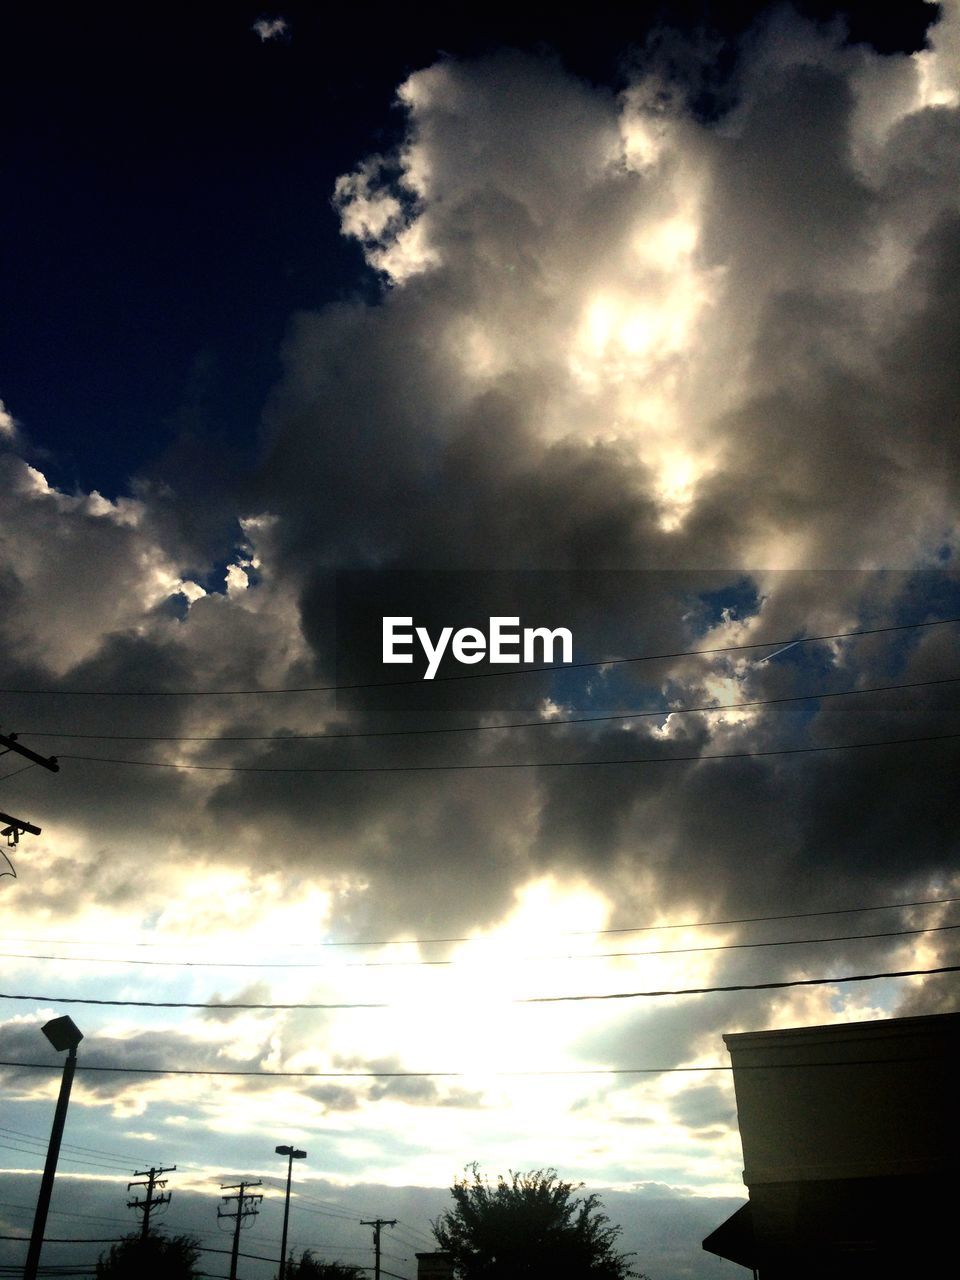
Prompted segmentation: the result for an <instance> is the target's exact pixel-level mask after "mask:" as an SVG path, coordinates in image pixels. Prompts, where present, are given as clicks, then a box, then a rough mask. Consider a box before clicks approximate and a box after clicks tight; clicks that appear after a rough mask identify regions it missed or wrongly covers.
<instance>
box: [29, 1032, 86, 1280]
mask: <svg viewBox="0 0 960 1280" xmlns="http://www.w3.org/2000/svg"><path fill="white" fill-rule="evenodd" d="M41 1030H42V1031H43V1034H44V1035H45V1036H46V1037H47V1039H48V1040H49V1041H50V1043H51V1044H52V1045H53V1047H54V1048H55V1049H56V1050H57V1051H58V1052H60V1053H63V1051H64V1050H66V1051H67V1060H66V1062H65V1063H64V1064H63V1079H62V1080H61V1081H60V1096H59V1097H58V1098H57V1109H56V1111H54V1113H53V1127H52V1128H51V1130H50V1141H49V1143H48V1144H47V1159H46V1162H45V1163H44V1166H43V1177H42V1179H41V1180H40V1194H39V1196H38V1197H37V1210H36V1213H35V1214H34V1215H33V1231H32V1233H31V1235H30V1248H29V1249H28V1250H27V1262H26V1265H25V1266H24V1269H23V1280H37V1268H38V1267H39V1265H40V1250H41V1248H42V1247H43V1233H44V1230H45V1229H46V1225H47V1210H48V1209H49V1208H50V1195H51V1192H52V1191H53V1178H54V1175H55V1174H56V1172H57V1160H58V1158H59V1156H60V1141H61V1139H62V1138H63V1126H64V1123H65V1121H66V1119H67V1103H68V1102H69V1101H70V1086H71V1085H72V1084H73V1073H74V1071H75V1070H76V1067H77V1045H78V1044H79V1043H80V1041H81V1040H82V1039H83V1032H82V1031H81V1030H80V1028H79V1027H78V1026H77V1024H76V1023H75V1022H74V1021H73V1019H72V1018H67V1017H63V1018H54V1019H53V1020H52V1021H50V1022H47V1023H45V1025H44V1026H43V1027H42V1028H41Z"/></svg>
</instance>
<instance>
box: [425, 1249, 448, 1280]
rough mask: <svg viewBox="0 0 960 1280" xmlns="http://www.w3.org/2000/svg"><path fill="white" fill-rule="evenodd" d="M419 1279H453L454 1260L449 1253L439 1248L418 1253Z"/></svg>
mask: <svg viewBox="0 0 960 1280" xmlns="http://www.w3.org/2000/svg"><path fill="white" fill-rule="evenodd" d="M417 1280H453V1262H452V1261H451V1259H450V1255H449V1253H444V1252H443V1251H442V1250H440V1249H437V1250H436V1251H435V1252H433V1253H418V1254H417Z"/></svg>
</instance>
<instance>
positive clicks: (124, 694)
mask: <svg viewBox="0 0 960 1280" xmlns="http://www.w3.org/2000/svg"><path fill="white" fill-rule="evenodd" d="M954 622H960V617H956V618H936V619H934V620H932V621H929V622H903V623H897V624H894V625H891V626H885V627H869V628H864V629H863V630H860V631H835V632H832V633H831V634H829V635H818V636H803V637H801V638H800V639H796V638H794V639H790V640H755V641H752V642H751V643H750V644H728V645H718V646H715V647H713V648H709V649H681V650H678V651H676V652H674V653H648V654H640V655H635V656H633V657H628V658H596V659H593V660H591V661H587V662H561V663H552V664H548V665H544V666H539V667H516V668H511V669H509V670H507V671H467V672H462V673H460V672H458V673H457V674H456V675H448V676H438V677H436V679H434V680H432V681H425V680H423V679H413V678H411V679H409V680H367V681H362V682H356V683H353V684H317V685H297V686H288V687H283V688H267V689H14V688H4V689H0V693H6V694H18V695H20V694H22V695H29V696H33V695H34V694H40V695H44V696H47V695H52V696H54V697H71V698H73V697H83V698H205V697H240V696H247V695H255V694H278V693H281V694H282V693H335V692H337V691H338V690H340V691H346V690H353V689H392V688H400V687H403V686H409V685H422V684H428V685H429V684H446V683H450V682H452V681H455V680H489V679H491V678H493V677H503V676H527V675H536V674H538V673H541V672H545V671H576V670H584V669H587V668H596V667H616V666H623V665H626V664H628V663H638V662H660V661H666V660H667V659H670V658H694V657H699V656H702V655H710V654H714V653H738V652H744V651H746V650H751V649H769V648H772V647H773V646H775V645H791V646H792V645H797V644H817V643H819V642H821V641H825V640H854V639H857V638H859V637H860V636H876V635H883V634H886V633H889V632H896V631H916V630H920V629H921V628H925V627H943V626H948V625H950V624H951V623H954Z"/></svg>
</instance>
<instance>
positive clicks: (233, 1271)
mask: <svg viewBox="0 0 960 1280" xmlns="http://www.w3.org/2000/svg"><path fill="white" fill-rule="evenodd" d="M261 1185H262V1184H261V1183H260V1182H259V1181H257V1182H237V1183H234V1184H233V1186H229V1187H225V1186H223V1184H222V1183H221V1186H220V1190H221V1191H236V1193H237V1194H236V1195H235V1196H223V1197H221V1198H222V1199H223V1200H224V1201H226V1202H227V1203H229V1202H230V1201H231V1200H236V1202H237V1207H236V1210H235V1211H234V1212H232V1213H231V1212H229V1211H228V1210H226V1209H221V1208H220V1206H219V1205H217V1217H218V1218H236V1223H235V1224H234V1228H233V1249H232V1250H231V1253H230V1280H237V1259H238V1258H239V1256H240V1228H241V1226H242V1225H243V1221H244V1219H245V1218H255V1217H256V1216H257V1214H258V1213H259V1212H260V1201H261V1200H262V1199H263V1196H262V1195H257V1194H253V1195H250V1194H248V1192H247V1187H259V1186H261ZM248 1201H249V1208H248V1207H247V1202H248Z"/></svg>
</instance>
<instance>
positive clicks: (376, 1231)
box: [360, 1218, 397, 1280]
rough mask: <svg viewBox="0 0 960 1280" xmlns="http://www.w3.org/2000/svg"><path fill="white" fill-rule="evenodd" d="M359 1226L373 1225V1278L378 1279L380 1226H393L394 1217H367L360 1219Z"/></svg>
mask: <svg viewBox="0 0 960 1280" xmlns="http://www.w3.org/2000/svg"><path fill="white" fill-rule="evenodd" d="M360 1225H361V1227H373V1250H374V1263H373V1280H380V1228H381V1227H395V1226H396V1225H397V1220H396V1218H374V1219H373V1220H372V1221H371V1220H369V1219H367V1218H361V1219H360Z"/></svg>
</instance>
